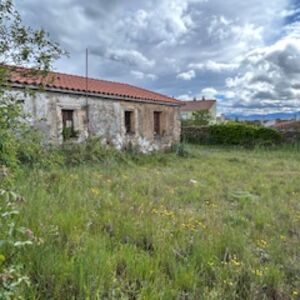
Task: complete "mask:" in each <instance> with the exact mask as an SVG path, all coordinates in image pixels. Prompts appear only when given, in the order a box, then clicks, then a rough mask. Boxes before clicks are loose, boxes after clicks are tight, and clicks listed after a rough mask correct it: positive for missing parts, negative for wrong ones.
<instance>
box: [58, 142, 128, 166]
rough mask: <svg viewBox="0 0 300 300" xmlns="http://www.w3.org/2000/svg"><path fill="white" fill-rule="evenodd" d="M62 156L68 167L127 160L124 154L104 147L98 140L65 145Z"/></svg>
mask: <svg viewBox="0 0 300 300" xmlns="http://www.w3.org/2000/svg"><path fill="white" fill-rule="evenodd" d="M61 154H62V155H63V157H64V161H65V163H66V164H67V165H79V164H81V163H92V164H94V163H96V164H97V163H103V162H104V163H109V162H110V163H111V162H120V161H125V160H126V157H125V156H126V154H125V153H124V152H121V151H118V150H116V149H114V148H112V147H109V146H106V145H102V144H101V141H100V140H99V139H96V138H90V139H88V140H87V141H85V142H84V143H80V144H75V143H65V144H63V146H62V148H61Z"/></svg>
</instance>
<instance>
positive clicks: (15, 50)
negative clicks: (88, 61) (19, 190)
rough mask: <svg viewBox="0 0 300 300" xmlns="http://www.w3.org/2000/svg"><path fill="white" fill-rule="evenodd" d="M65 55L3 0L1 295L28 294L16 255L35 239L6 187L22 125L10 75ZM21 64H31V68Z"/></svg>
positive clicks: (36, 71) (39, 71)
mask: <svg viewBox="0 0 300 300" xmlns="http://www.w3.org/2000/svg"><path fill="white" fill-rule="evenodd" d="M63 54H64V51H62V50H61V49H60V47H59V45H58V44H57V43H55V42H53V41H51V40H50V38H49V36H48V34H47V33H45V31H44V30H33V29H32V28H30V27H27V26H24V25H23V24H22V20H21V17H20V14H19V13H18V12H17V10H16V9H15V7H14V5H13V3H12V1H11V0H0V228H1V230H0V240H1V243H0V299H25V297H24V295H23V294H24V293H23V292H24V290H25V289H26V286H27V285H28V284H29V283H30V282H29V278H28V277H27V276H25V275H24V274H23V273H24V266H23V265H21V264H18V263H17V262H16V258H17V257H18V251H22V250H21V249H22V247H27V245H29V244H31V243H33V242H32V241H28V240H26V234H25V232H22V230H23V231H24V229H22V228H18V227H17V226H16V224H17V222H16V221H15V215H16V214H17V210H16V208H15V205H16V203H17V202H18V201H19V197H18V196H16V195H15V194H14V193H12V192H8V191H7V189H8V186H10V188H11V185H10V184H9V180H7V177H8V176H7V175H8V174H9V173H10V170H9V169H8V168H10V169H13V168H14V166H16V165H17V151H18V139H20V138H22V128H23V125H22V124H24V123H23V122H22V118H21V117H22V109H21V105H20V102H19V100H20V99H19V97H18V95H16V94H15V93H12V92H10V91H9V77H10V76H11V74H12V72H13V74H15V73H16V72H19V73H21V74H20V75H21V76H40V77H41V76H42V77H43V76H46V75H47V72H48V71H49V70H50V68H51V64H52V62H53V61H54V60H55V59H58V58H59V57H60V56H61V55H63ZM20 66H22V67H24V66H25V67H31V68H32V71H30V72H29V71H28V69H23V68H20ZM17 138H18V139H17ZM7 167H8V168H7ZM5 189H6V190H5Z"/></svg>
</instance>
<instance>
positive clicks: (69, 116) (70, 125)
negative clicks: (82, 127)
mask: <svg viewBox="0 0 300 300" xmlns="http://www.w3.org/2000/svg"><path fill="white" fill-rule="evenodd" d="M62 121H63V133H62V134H63V138H64V140H68V139H70V138H73V137H76V134H75V131H74V111H73V110H69V109H63V110H62Z"/></svg>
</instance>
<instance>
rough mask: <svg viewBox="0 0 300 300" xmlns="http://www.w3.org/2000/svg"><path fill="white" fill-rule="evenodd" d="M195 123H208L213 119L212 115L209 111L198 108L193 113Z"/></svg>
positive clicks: (199, 124) (200, 124) (201, 124)
mask: <svg viewBox="0 0 300 300" xmlns="http://www.w3.org/2000/svg"><path fill="white" fill-rule="evenodd" d="M192 119H193V124H194V125H198V126H203V125H208V124H209V122H210V120H211V115H210V113H209V111H208V110H207V109H206V110H197V111H194V112H193V114H192Z"/></svg>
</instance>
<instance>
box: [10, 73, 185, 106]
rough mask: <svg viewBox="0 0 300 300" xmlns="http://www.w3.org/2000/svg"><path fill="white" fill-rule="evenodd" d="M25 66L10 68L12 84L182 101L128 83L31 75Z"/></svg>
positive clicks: (155, 99)
mask: <svg viewBox="0 0 300 300" xmlns="http://www.w3.org/2000/svg"><path fill="white" fill-rule="evenodd" d="M31 72H32V71H31V70H30V69H26V68H11V71H10V75H9V81H10V82H11V83H13V84H20V85H30V86H41V85H42V86H43V87H44V88H45V89H47V88H48V89H59V90H62V91H65V92H66V93H67V92H68V91H72V92H80V93H91V94H96V95H102V96H105V95H107V96H116V97H121V98H122V97H124V98H129V99H132V100H133V101H134V100H141V101H145V102H162V103H166V104H172V105H174V104H175V105H182V101H179V100H176V99H174V98H171V97H168V96H165V95H162V94H159V93H156V92H152V91H149V90H146V89H143V88H139V87H135V86H132V85H129V84H124V83H117V82H112V81H106V80H99V79H93V78H88V80H86V77H83V76H77V75H69V74H64V73H57V72H49V73H48V74H47V75H46V76H42V75H33V72H32V73H31Z"/></svg>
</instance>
